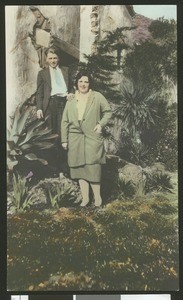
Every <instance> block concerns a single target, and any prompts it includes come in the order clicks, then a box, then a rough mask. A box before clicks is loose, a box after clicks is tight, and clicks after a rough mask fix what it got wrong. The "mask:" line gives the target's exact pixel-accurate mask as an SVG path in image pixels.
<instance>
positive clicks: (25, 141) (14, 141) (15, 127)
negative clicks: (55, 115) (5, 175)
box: [7, 107, 57, 171]
mask: <svg viewBox="0 0 183 300" xmlns="http://www.w3.org/2000/svg"><path fill="white" fill-rule="evenodd" d="M30 112H31V107H26V109H22V107H17V109H16V111H15V114H14V117H13V120H12V124H11V128H10V129H9V130H8V133H7V155H8V158H7V166H8V170H9V171H13V170H14V167H15V166H18V165H20V164H23V163H26V161H38V162H40V163H41V164H43V165H47V164H48V162H47V161H46V160H45V159H43V158H41V157H38V155H37V153H38V151H40V150H41V151H43V150H45V149H50V148H52V147H53V146H54V143H53V142H52V140H55V139H56V138H57V135H56V134H51V130H49V129H48V128H47V127H46V120H47V118H46V119H45V120H44V121H40V120H38V119H36V120H33V121H32V122H28V119H29V114H30Z"/></svg>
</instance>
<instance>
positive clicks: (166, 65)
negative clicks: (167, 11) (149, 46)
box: [149, 18, 177, 83]
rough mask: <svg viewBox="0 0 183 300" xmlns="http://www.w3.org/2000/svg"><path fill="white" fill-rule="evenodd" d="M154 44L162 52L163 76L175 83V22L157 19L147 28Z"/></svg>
mask: <svg viewBox="0 0 183 300" xmlns="http://www.w3.org/2000/svg"><path fill="white" fill-rule="evenodd" d="M149 31H150V32H151V34H152V36H153V38H154V41H155V43H157V44H158V46H159V48H160V49H161V50H162V51H163V56H162V58H161V59H162V60H161V63H162V67H163V71H164V74H165V75H168V77H169V78H171V80H172V81H173V82H174V83H175V82H176V80H177V34H176V31H177V24H176V21H175V20H167V19H164V18H159V19H158V20H155V21H153V22H152V23H151V25H150V26H149Z"/></svg>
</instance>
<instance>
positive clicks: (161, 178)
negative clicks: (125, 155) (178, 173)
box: [145, 173, 173, 193]
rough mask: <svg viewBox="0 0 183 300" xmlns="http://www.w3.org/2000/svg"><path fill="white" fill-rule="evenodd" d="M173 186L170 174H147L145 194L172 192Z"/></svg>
mask: <svg viewBox="0 0 183 300" xmlns="http://www.w3.org/2000/svg"><path fill="white" fill-rule="evenodd" d="M172 189H173V185H172V183H171V177H170V176H169V175H168V174H162V173H160V174H158V173H157V174H153V175H151V174H146V183H145V192H146V193H148V192H152V191H162V192H172V191H171V190H172Z"/></svg>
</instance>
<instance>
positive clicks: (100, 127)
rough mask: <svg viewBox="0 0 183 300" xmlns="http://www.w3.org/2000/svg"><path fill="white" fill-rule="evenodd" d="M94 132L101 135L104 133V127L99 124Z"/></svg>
mask: <svg viewBox="0 0 183 300" xmlns="http://www.w3.org/2000/svg"><path fill="white" fill-rule="evenodd" d="M94 131H95V132H96V133H101V132H102V126H101V125H100V124H97V125H96V126H95V128H94Z"/></svg>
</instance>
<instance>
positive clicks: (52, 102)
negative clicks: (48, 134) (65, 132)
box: [36, 47, 68, 175]
mask: <svg viewBox="0 0 183 300" xmlns="http://www.w3.org/2000/svg"><path fill="white" fill-rule="evenodd" d="M46 62H47V64H48V67H47V68H45V69H43V70H41V71H39V73H38V77H37V93H36V99H37V118H38V119H42V118H45V117H46V116H48V120H47V124H48V128H50V129H51V130H52V133H57V134H58V139H57V145H56V148H57V151H56V156H55V158H57V159H56V160H55V167H57V175H58V173H60V172H64V173H65V172H67V166H66V153H65V151H64V150H63V148H62V147H61V143H60V136H61V135H60V126H61V125H60V124H61V119H62V114H63V111H64V107H65V104H66V96H67V92H68V91H67V85H66V83H67V77H66V74H65V73H64V69H63V68H62V69H61V68H60V67H59V54H58V51H57V49H55V48H53V47H51V48H48V49H47V51H46ZM53 159H54V157H52V160H53Z"/></svg>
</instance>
